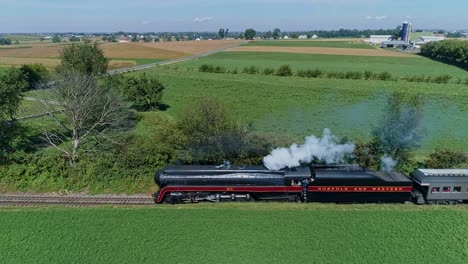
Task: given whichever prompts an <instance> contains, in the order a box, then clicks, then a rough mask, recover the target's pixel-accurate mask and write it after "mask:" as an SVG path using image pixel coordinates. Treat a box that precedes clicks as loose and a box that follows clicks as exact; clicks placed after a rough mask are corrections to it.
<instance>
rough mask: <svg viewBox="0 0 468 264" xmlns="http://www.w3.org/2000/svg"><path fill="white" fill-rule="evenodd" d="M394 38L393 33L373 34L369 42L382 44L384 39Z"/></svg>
mask: <svg viewBox="0 0 468 264" xmlns="http://www.w3.org/2000/svg"><path fill="white" fill-rule="evenodd" d="M391 38H392V35H371V36H370V38H369V39H368V40H366V42H367V43H370V44H375V45H380V44H382V42H384V41H389V40H390V39H391Z"/></svg>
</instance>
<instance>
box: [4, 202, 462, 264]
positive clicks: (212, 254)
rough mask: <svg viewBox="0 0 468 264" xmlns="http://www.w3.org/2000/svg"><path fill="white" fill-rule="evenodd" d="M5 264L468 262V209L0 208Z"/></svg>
mask: <svg viewBox="0 0 468 264" xmlns="http://www.w3.org/2000/svg"><path fill="white" fill-rule="evenodd" d="M0 212H1V214H0V225H1V226H2V230H3V231H2V232H0V241H2V247H0V255H1V256H2V262H4V263H155V262H158V263H194V262H197V263H221V262H222V263H428V262H430V263H466V262H468V229H467V228H466V222H467V221H468V210H467V208H466V207H442V206H440V207H430V206H415V205H334V204H306V205H304V204H287V203H285V204H276V203H271V204H269V203H260V204H237V203H234V204H216V205H213V204H203V205H201V204H200V205H181V206H158V208H105V207H104V208H103V207H101V208H99V207H97V208H60V207H58V208H57V207H52V208H11V209H9V208H4V209H0Z"/></svg>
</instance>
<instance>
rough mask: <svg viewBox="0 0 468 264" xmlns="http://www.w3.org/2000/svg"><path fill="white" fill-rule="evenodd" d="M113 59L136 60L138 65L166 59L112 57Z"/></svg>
mask: <svg viewBox="0 0 468 264" xmlns="http://www.w3.org/2000/svg"><path fill="white" fill-rule="evenodd" d="M112 59H113V60H123V61H134V62H136V65H137V66H138V65H145V64H151V63H155V62H160V61H165V59H128V58H125V59H122V58H112Z"/></svg>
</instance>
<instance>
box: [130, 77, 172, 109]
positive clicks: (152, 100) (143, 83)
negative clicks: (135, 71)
mask: <svg viewBox="0 0 468 264" xmlns="http://www.w3.org/2000/svg"><path fill="white" fill-rule="evenodd" d="M164 89H165V87H164V85H163V84H162V83H161V82H160V81H159V79H158V78H155V77H152V76H147V75H146V73H143V74H142V75H140V76H138V77H133V76H131V77H124V79H123V87H122V88H121V90H122V92H123V94H124V95H125V96H126V97H127V98H128V100H129V101H131V102H132V104H133V106H134V107H135V108H136V109H138V110H151V109H160V108H161V107H162V106H163V105H162V102H161V99H162V95H163V92H164Z"/></svg>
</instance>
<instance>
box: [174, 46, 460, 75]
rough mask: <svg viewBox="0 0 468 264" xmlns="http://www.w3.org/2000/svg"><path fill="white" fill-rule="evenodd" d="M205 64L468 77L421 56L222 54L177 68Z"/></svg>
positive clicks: (230, 66)
mask: <svg viewBox="0 0 468 264" xmlns="http://www.w3.org/2000/svg"><path fill="white" fill-rule="evenodd" d="M202 64H213V65H216V66H221V67H224V68H226V69H227V70H234V69H238V70H241V69H242V68H243V67H247V66H250V65H253V66H256V67H259V68H262V69H263V68H266V67H273V68H278V67H279V66H281V65H283V64H289V65H290V66H291V68H292V69H293V71H297V70H300V69H303V70H305V69H315V68H318V69H320V70H322V71H339V72H347V71H372V72H385V71H386V72H389V73H391V74H392V75H394V76H398V77H405V76H408V75H426V76H435V75H442V74H447V75H450V76H453V77H459V78H466V77H467V73H466V71H464V70H462V69H459V68H457V67H455V66H451V65H447V64H444V63H441V62H437V61H433V60H431V59H428V58H424V57H420V56H414V57H407V58H406V57H405V58H401V57H370V56H340V55H322V54H295V53H276V52H220V53H217V54H213V55H210V56H207V57H204V58H201V59H198V60H193V61H188V62H182V63H179V64H177V66H179V67H181V68H188V69H198V68H199V67H200V65H202Z"/></svg>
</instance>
